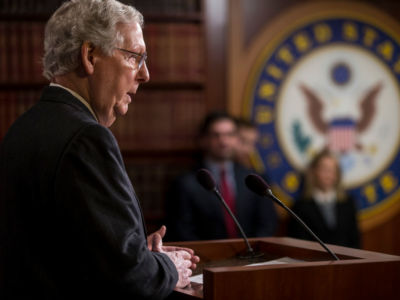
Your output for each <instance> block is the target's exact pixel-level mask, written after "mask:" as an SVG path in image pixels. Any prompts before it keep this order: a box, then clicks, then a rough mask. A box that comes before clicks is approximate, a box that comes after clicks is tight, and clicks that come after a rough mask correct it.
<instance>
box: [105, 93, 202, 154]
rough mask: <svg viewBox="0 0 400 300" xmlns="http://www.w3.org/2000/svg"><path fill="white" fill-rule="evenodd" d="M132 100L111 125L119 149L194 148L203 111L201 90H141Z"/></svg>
mask: <svg viewBox="0 0 400 300" xmlns="http://www.w3.org/2000/svg"><path fill="white" fill-rule="evenodd" d="M132 100H133V101H132V103H131V104H130V106H129V110H128V113H127V114H126V116H124V117H120V118H118V119H117V121H116V122H115V123H114V125H113V126H112V127H111V130H112V131H113V133H114V135H115V137H116V138H117V140H118V143H119V145H120V148H121V149H122V151H124V150H146V149H152V150H173V149H176V150H179V149H188V148H193V146H194V138H195V136H196V134H197V130H198V126H199V123H200V122H201V120H202V118H203V117H204V113H205V101H204V93H203V92H200V91H197V90H170V91H162V90H144V91H139V92H138V93H137V94H136V95H135V96H134V98H133V99H132Z"/></svg>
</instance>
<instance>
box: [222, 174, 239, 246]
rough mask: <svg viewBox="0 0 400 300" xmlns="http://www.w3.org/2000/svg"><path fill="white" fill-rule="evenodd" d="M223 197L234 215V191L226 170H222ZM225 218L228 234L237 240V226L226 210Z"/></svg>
mask: <svg viewBox="0 0 400 300" xmlns="http://www.w3.org/2000/svg"><path fill="white" fill-rule="evenodd" d="M220 176H221V195H222V197H223V198H224V199H225V202H226V204H227V205H228V206H229V208H230V209H231V210H232V213H233V214H235V197H234V194H233V191H232V189H231V187H230V185H229V182H228V180H227V178H226V171H225V168H221V174H220ZM224 218H225V226H226V231H227V233H228V237H229V238H236V237H237V234H236V225H235V222H234V221H233V220H232V218H231V216H230V215H229V213H228V212H227V211H226V210H225V209H224Z"/></svg>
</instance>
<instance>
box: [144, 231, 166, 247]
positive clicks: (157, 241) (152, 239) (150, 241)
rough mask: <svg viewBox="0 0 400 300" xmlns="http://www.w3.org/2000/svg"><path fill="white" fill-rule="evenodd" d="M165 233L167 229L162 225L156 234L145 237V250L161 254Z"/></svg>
mask: <svg viewBox="0 0 400 300" xmlns="http://www.w3.org/2000/svg"><path fill="white" fill-rule="evenodd" d="M166 232H167V227H165V226H164V225H163V226H161V228H160V229H158V230H157V231H156V232H153V233H152V234H150V235H149V236H148V237H147V248H149V250H150V251H154V252H161V250H162V249H161V248H162V239H163V238H164V236H165V233H166Z"/></svg>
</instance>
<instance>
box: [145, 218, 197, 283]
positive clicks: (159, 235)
mask: <svg viewBox="0 0 400 300" xmlns="http://www.w3.org/2000/svg"><path fill="white" fill-rule="evenodd" d="M166 231H167V228H166V227H165V226H164V225H163V226H161V228H160V229H159V230H157V231H156V232H154V233H152V234H150V235H149V236H148V238H147V247H148V248H149V250H150V251H154V252H161V253H164V254H166V255H167V256H168V257H169V258H170V259H171V260H172V262H173V263H174V265H175V267H176V270H177V271H178V274H179V280H178V283H177V284H176V287H179V288H182V287H185V286H187V285H188V284H189V283H190V279H189V277H190V275H192V270H194V269H196V264H197V263H198V262H199V261H200V258H199V257H198V256H197V255H194V251H193V250H192V249H189V248H184V247H175V246H163V244H162V239H163V237H164V236H165V232H166Z"/></svg>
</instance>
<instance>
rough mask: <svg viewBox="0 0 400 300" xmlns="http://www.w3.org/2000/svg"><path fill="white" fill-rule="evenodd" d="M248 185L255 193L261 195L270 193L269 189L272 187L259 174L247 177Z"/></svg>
mask: <svg viewBox="0 0 400 300" xmlns="http://www.w3.org/2000/svg"><path fill="white" fill-rule="evenodd" d="M245 182H246V185H247V187H248V188H249V189H250V190H252V191H253V192H254V193H256V194H257V195H260V196H266V195H268V190H269V189H270V187H269V185H268V183H266V182H265V181H264V179H262V178H261V177H260V176H259V175H256V174H250V175H248V176H247V177H246V179H245Z"/></svg>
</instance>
